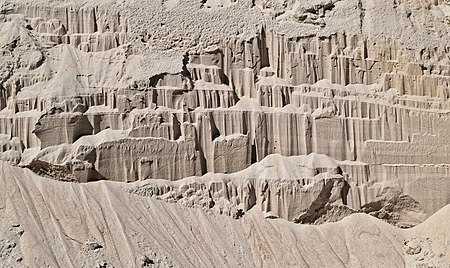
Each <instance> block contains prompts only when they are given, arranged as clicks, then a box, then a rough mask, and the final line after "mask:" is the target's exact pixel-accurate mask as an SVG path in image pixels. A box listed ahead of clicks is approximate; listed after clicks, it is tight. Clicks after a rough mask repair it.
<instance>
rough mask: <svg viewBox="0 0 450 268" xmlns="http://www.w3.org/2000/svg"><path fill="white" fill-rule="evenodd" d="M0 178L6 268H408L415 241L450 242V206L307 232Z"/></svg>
mask: <svg viewBox="0 0 450 268" xmlns="http://www.w3.org/2000/svg"><path fill="white" fill-rule="evenodd" d="M0 172H1V173H0V191H1V195H2V197H3V198H1V199H0V202H1V204H0V207H1V210H0V211H1V212H0V217H1V218H0V223H1V229H0V230H1V233H0V237H1V238H2V239H1V243H2V245H1V250H2V252H1V253H2V254H1V257H0V258H1V259H0V261H1V263H3V266H2V267H26V266H29V267H102V265H103V267H141V266H145V265H151V263H152V262H153V263H154V264H155V265H157V266H161V267H164V266H170V265H173V267H294V266H295V267H306V266H310V267H381V266H385V267H402V266H404V255H403V242H404V239H406V238H407V237H408V236H415V235H416V234H426V232H424V231H423V230H431V228H430V226H429V225H432V226H434V227H437V229H434V230H436V232H438V233H439V234H440V236H439V237H436V238H435V239H437V240H435V241H434V242H436V243H440V242H442V241H438V240H439V239H446V236H447V237H448V235H449V234H450V230H449V228H445V225H438V224H436V223H435V222H436V221H437V222H440V221H442V220H445V219H447V218H448V217H449V216H448V215H449V213H446V212H445V211H447V212H448V210H449V209H450V208H449V207H446V208H444V209H443V212H440V213H438V215H437V216H436V217H437V220H435V219H434V218H433V217H432V218H430V219H429V220H428V221H427V222H425V223H424V225H425V226H424V227H422V226H420V227H417V228H414V229H411V230H408V231H406V232H405V231H402V230H400V229H397V228H395V227H393V226H391V225H389V224H386V223H384V222H383V221H381V220H378V219H375V218H373V217H370V216H368V215H363V214H355V215H352V216H350V217H347V218H345V219H344V220H343V221H341V222H338V223H333V224H324V225H321V226H307V225H296V224H293V223H291V222H287V221H285V220H266V219H264V218H263V216H262V214H261V213H260V212H257V211H258V210H255V209H253V210H251V211H250V212H249V213H247V214H246V215H245V216H244V217H243V218H242V219H240V220H233V219H232V218H230V217H226V216H219V215H215V214H212V213H208V212H204V211H201V210H195V209H190V208H185V207H182V206H179V205H176V204H167V203H163V202H162V201H157V200H154V199H152V198H148V197H141V196H137V195H132V194H129V193H127V192H126V191H124V189H123V186H124V184H121V183H114V182H103V181H102V182H98V183H90V184H76V183H61V182H56V181H52V180H49V179H45V178H42V177H39V176H36V175H34V174H33V173H31V172H30V171H28V170H24V169H20V168H15V167H12V166H10V165H9V164H5V163H1V164H0ZM428 235H429V234H428ZM444 241H445V240H444ZM380 245H382V246H380ZM441 245H444V244H443V243H441ZM440 249H441V250H445V246H444V247H441V248H440ZM144 256H146V257H147V258H145V257H144ZM105 265H106V266H105Z"/></svg>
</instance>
